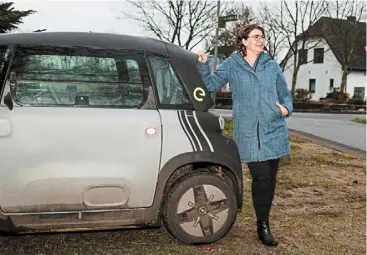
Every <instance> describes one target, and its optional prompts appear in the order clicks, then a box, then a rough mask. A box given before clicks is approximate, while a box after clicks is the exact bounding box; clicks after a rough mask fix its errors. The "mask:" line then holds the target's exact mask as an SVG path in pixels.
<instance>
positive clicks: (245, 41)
mask: <svg viewBox="0 0 367 255" xmlns="http://www.w3.org/2000/svg"><path fill="white" fill-rule="evenodd" d="M242 44H243V45H245V46H247V40H245V38H242Z"/></svg>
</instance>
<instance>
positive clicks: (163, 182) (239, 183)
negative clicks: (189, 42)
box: [146, 152, 243, 223]
mask: <svg viewBox="0 0 367 255" xmlns="http://www.w3.org/2000/svg"><path fill="white" fill-rule="evenodd" d="M218 167H220V168H221V172H222V173H223V177H224V179H225V180H226V181H227V182H231V183H229V184H232V187H233V189H234V192H235V195H236V198H237V206H238V209H241V208H242V196H243V180H242V165H241V163H240V162H236V161H235V160H234V159H232V158H231V157H229V156H228V155H225V154H224V155H223V154H221V155H220V154H219V153H204V152H189V153H184V154H180V155H177V156H175V157H174V158H172V159H170V160H169V161H168V162H167V163H166V164H165V165H164V166H163V167H162V168H161V171H160V172H159V174H158V180H157V186H156V192H155V196H154V202H153V206H152V209H153V211H152V212H155V213H156V214H155V213H154V214H155V215H152V214H149V215H147V219H146V220H147V222H152V223H154V222H155V221H156V220H158V221H160V218H161V209H162V206H163V204H164V200H165V198H166V194H167V192H169V190H170V188H171V187H172V185H174V183H176V182H177V181H179V180H180V179H181V178H182V177H184V176H186V175H187V174H189V173H192V172H195V171H203V170H204V169H205V170H206V169H207V171H208V172H216V173H217V174H220V172H218ZM205 170H204V171H205Z"/></svg>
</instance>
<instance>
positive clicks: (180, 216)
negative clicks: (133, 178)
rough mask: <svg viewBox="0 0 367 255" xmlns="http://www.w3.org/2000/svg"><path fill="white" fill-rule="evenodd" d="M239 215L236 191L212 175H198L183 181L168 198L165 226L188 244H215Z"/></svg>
mask: <svg viewBox="0 0 367 255" xmlns="http://www.w3.org/2000/svg"><path fill="white" fill-rule="evenodd" d="M236 215H237V200H236V196H235V193H234V192H233V189H232V188H231V187H230V185H229V184H228V183H227V182H226V181H225V180H224V179H222V178H221V177H219V176H217V175H215V174H212V173H210V172H195V173H192V174H188V175H187V176H185V177H183V178H182V179H180V180H179V181H178V182H177V183H176V184H175V185H174V186H173V187H172V189H171V190H169V191H168V195H167V197H166V199H165V203H164V206H163V215H162V216H163V223H164V226H165V227H166V229H167V230H168V232H169V233H170V234H171V235H172V236H173V237H174V238H176V239H177V240H179V241H181V242H183V243H185V244H208V243H214V242H216V241H218V240H219V239H221V238H222V237H224V236H225V235H226V234H227V233H228V231H230V229H231V228H232V226H233V224H234V222H235V220H236Z"/></svg>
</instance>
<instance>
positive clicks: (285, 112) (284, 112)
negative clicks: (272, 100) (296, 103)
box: [276, 102, 288, 117]
mask: <svg viewBox="0 0 367 255" xmlns="http://www.w3.org/2000/svg"><path fill="white" fill-rule="evenodd" d="M276 103H277V106H278V107H279V108H280V110H281V111H282V116H283V117H284V116H287V115H288V110H287V108H285V107H284V106H283V105H281V104H279V103H278V102H276Z"/></svg>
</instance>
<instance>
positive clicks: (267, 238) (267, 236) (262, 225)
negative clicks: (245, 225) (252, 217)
mask: <svg viewBox="0 0 367 255" xmlns="http://www.w3.org/2000/svg"><path fill="white" fill-rule="evenodd" d="M257 234H258V236H259V239H260V240H261V241H262V242H263V244H265V245H267V246H277V245H278V242H277V241H276V240H275V239H274V237H273V235H272V233H271V231H270V226H269V222H268V221H257Z"/></svg>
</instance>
